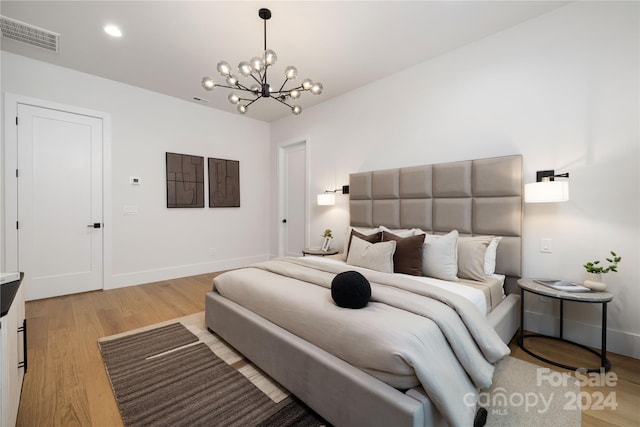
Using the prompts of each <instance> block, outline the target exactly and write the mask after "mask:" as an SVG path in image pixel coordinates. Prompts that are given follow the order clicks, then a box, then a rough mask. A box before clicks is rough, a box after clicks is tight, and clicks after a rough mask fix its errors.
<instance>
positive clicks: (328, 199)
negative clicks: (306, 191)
mask: <svg viewBox="0 0 640 427" xmlns="http://www.w3.org/2000/svg"><path fill="white" fill-rule="evenodd" d="M335 204H336V195H335V194H334V193H322V194H318V206H333V205H335Z"/></svg>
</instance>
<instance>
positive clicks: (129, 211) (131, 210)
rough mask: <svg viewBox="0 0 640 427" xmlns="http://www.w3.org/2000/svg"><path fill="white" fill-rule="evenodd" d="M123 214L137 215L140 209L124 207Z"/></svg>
mask: <svg viewBox="0 0 640 427" xmlns="http://www.w3.org/2000/svg"><path fill="white" fill-rule="evenodd" d="M122 213H123V214H125V215H137V214H138V207H137V206H123V207H122Z"/></svg>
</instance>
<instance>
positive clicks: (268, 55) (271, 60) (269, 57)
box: [264, 49, 278, 65]
mask: <svg viewBox="0 0 640 427" xmlns="http://www.w3.org/2000/svg"><path fill="white" fill-rule="evenodd" d="M277 60H278V55H276V53H275V52H274V51H273V50H271V49H267V50H265V51H264V63H265V64H267V65H273V64H275V63H276V61H277Z"/></svg>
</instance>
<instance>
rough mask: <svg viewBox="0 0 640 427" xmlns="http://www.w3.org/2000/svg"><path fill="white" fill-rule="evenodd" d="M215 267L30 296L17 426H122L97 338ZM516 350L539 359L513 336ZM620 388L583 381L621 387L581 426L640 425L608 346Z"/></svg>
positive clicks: (566, 350)
mask: <svg viewBox="0 0 640 427" xmlns="http://www.w3.org/2000/svg"><path fill="white" fill-rule="evenodd" d="M215 275H216V274H215V273H211V274H205V275H200V276H193V277H187V278H183V279H176V280H169V281H164V282H158V283H152V284H146V285H140V286H132V287H128V288H121V289H114V290H109V291H96V292H88V293H84V294H77V295H70V296H64V297H58V298H50V299H46V300H39V301H32V302H28V303H27V307H26V314H27V319H28V342H29V353H28V356H29V371H28V373H27V375H26V376H25V380H24V385H23V390H22V398H21V402H20V410H19V412H18V422H17V425H18V426H29V427H36V426H65V427H66V426H83V427H84V426H99V427H102V426H104V427H110V426H121V425H122V421H121V418H120V413H119V412H118V407H117V405H116V401H115V399H114V396H113V392H112V391H111V385H110V383H109V379H108V377H107V375H106V372H105V369H104V365H103V363H102V358H101V356H100V351H99V349H98V345H97V340H98V338H100V337H103V336H108V335H113V334H116V333H120V332H125V331H128V330H131V329H135V328H139V327H143V326H147V325H151V324H154V323H158V322H162V321H165V320H169V319H173V318H176V317H180V316H185V315H187V314H192V313H197V312H199V311H203V310H204V295H205V293H206V292H208V291H209V290H210V289H211V282H212V279H213V277H215ZM528 346H530V347H531V348H534V349H535V350H536V351H538V352H542V353H544V354H546V355H548V356H549V357H551V358H554V357H559V358H562V359H563V360H567V363H575V364H580V363H592V362H594V361H595V363H596V364H597V358H596V357H595V356H593V355H591V354H590V353H587V352H582V351H576V350H575V349H574V348H573V347H567V346H563V345H560V344H558V343H557V342H554V341H551V340H533V339H530V340H529V341H528ZM510 347H511V350H512V356H514V357H517V358H519V359H522V360H526V361H529V362H532V363H535V364H538V365H540V366H548V367H550V368H552V369H554V370H557V371H561V370H560V369H558V368H555V367H553V366H551V365H546V364H544V363H542V362H539V361H538V360H537V359H535V358H533V357H531V356H529V355H528V354H526V353H524V352H523V351H522V350H521V349H520V348H519V347H518V346H517V344H516V343H515V340H513V341H512V342H511V344H510ZM609 359H610V360H611V363H612V364H613V369H612V372H614V373H615V374H616V375H617V378H618V380H617V384H616V386H614V387H600V386H591V387H583V388H582V391H584V392H586V393H588V394H589V395H590V396H591V394H592V393H595V392H601V393H604V394H605V395H607V394H608V393H610V392H611V393H615V399H616V401H617V404H618V407H617V409H616V410H593V409H592V410H586V411H583V417H582V418H583V423H582V425H583V426H616V425H617V426H638V425H640V412H639V409H640V360H637V359H631V358H628V357H624V356H619V355H616V354H612V353H609Z"/></svg>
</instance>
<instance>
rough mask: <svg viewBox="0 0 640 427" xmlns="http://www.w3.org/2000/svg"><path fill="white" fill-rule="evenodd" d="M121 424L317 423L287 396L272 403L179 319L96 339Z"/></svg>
mask: <svg viewBox="0 0 640 427" xmlns="http://www.w3.org/2000/svg"><path fill="white" fill-rule="evenodd" d="M99 346H100V350H101V352H102V356H103V359H104V362H105V366H106V369H107V373H108V375H109V378H110V381H111V385H112V387H113V391H114V394H115V396H116V400H117V402H118V406H119V408H120V413H121V415H122V420H123V422H124V424H125V425H126V426H294V425H295V426H309V427H311V426H320V425H323V424H325V423H324V421H323V420H322V419H321V418H320V417H318V416H317V415H315V414H314V413H313V412H312V411H311V410H309V409H308V408H307V407H306V406H304V405H303V404H301V403H300V402H299V401H298V400H297V399H294V398H292V397H288V398H285V399H284V400H282V401H281V402H279V403H275V402H274V401H273V400H272V399H270V398H269V396H267V395H266V394H265V393H263V392H262V391H261V390H260V389H259V388H257V387H256V386H255V385H254V384H253V383H251V381H249V380H248V379H247V378H246V377H245V376H244V375H242V374H241V373H240V372H239V371H237V370H236V369H234V368H233V367H231V366H229V365H228V364H227V363H225V362H224V361H223V360H221V359H220V358H219V357H217V356H216V355H215V354H214V353H213V352H212V351H211V349H210V348H209V347H208V346H207V345H206V344H205V343H202V342H198V337H197V336H196V335H194V334H193V333H192V332H190V331H189V330H187V329H186V328H185V327H184V326H183V325H181V324H180V323H175V324H172V325H168V326H163V327H160V328H157V329H152V330H149V331H144V332H139V333H136V334H133V335H128V336H125V337H121V338H116V339H112V340H103V341H101V342H99Z"/></svg>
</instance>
